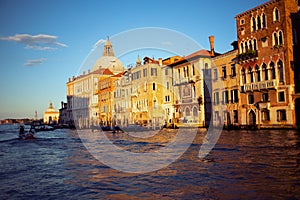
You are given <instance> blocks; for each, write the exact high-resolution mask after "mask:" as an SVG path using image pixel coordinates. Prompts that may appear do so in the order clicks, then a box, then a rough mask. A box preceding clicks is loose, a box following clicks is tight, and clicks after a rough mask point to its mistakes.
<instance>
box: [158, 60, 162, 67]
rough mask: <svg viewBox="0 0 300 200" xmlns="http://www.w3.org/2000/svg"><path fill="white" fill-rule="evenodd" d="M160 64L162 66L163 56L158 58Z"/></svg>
mask: <svg viewBox="0 0 300 200" xmlns="http://www.w3.org/2000/svg"><path fill="white" fill-rule="evenodd" d="M158 64H159V66H162V58H158Z"/></svg>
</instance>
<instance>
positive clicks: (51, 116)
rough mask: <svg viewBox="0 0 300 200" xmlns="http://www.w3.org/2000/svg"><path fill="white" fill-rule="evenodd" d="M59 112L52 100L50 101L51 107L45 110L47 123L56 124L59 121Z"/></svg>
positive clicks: (45, 121)
mask: <svg viewBox="0 0 300 200" xmlns="http://www.w3.org/2000/svg"><path fill="white" fill-rule="evenodd" d="M58 118H59V112H58V111H57V110H55V109H54V107H53V105H52V102H51V101H50V105H49V108H48V109H47V110H46V111H45V112H44V123H45V124H56V123H57V122H58Z"/></svg>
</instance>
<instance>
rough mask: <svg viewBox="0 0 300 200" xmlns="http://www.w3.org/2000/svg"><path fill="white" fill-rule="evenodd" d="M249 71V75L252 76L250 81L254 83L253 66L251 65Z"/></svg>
mask: <svg viewBox="0 0 300 200" xmlns="http://www.w3.org/2000/svg"><path fill="white" fill-rule="evenodd" d="M248 71H249V76H250V83H253V82H254V76H253V71H252V68H251V67H249V68H248Z"/></svg>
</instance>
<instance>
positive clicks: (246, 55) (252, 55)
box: [237, 50, 258, 62]
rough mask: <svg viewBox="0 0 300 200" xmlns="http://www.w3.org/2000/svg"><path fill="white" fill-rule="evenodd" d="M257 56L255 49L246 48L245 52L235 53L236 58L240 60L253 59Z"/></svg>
mask: <svg viewBox="0 0 300 200" xmlns="http://www.w3.org/2000/svg"><path fill="white" fill-rule="evenodd" d="M257 56H258V53H257V50H248V51H247V52H245V53H241V54H239V55H237V60H238V61H240V62H242V61H246V60H249V59H255V58H257Z"/></svg>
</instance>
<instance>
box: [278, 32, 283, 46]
mask: <svg viewBox="0 0 300 200" xmlns="http://www.w3.org/2000/svg"><path fill="white" fill-rule="evenodd" d="M278 35H279V36H278V44H279V45H283V33H282V31H279V34H278Z"/></svg>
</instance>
